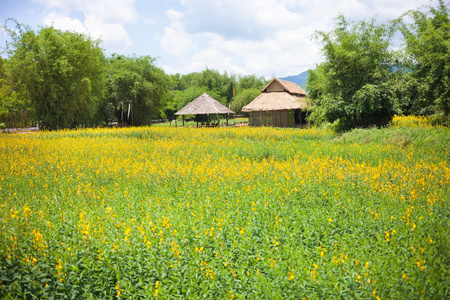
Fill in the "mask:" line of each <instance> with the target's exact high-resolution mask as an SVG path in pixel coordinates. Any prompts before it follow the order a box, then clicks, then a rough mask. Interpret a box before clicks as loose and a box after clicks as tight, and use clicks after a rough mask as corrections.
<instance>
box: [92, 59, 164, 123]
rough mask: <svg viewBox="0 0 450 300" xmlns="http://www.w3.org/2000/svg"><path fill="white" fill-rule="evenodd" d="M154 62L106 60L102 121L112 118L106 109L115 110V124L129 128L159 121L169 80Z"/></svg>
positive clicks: (144, 60)
mask: <svg viewBox="0 0 450 300" xmlns="http://www.w3.org/2000/svg"><path fill="white" fill-rule="evenodd" d="M154 61H155V59H154V58H152V57H150V56H141V57H138V56H135V55H134V56H130V57H127V56H123V55H113V56H112V57H111V58H109V59H108V68H107V75H106V76H107V94H106V97H105V99H104V101H103V103H102V105H101V107H100V111H101V115H102V116H103V118H104V119H106V120H108V119H109V118H110V117H111V115H110V114H111V113H110V112H108V107H109V108H111V107H115V117H116V118H117V120H119V121H127V122H128V124H130V125H138V126H139V125H144V124H147V125H148V124H150V121H151V120H152V119H157V118H159V117H160V114H161V110H162V109H163V107H164V102H165V99H166V97H167V94H168V88H169V81H170V79H169V77H168V76H167V75H166V74H165V73H164V71H163V70H162V69H160V68H158V67H156V66H155V64H154ZM129 109H130V111H129Z"/></svg>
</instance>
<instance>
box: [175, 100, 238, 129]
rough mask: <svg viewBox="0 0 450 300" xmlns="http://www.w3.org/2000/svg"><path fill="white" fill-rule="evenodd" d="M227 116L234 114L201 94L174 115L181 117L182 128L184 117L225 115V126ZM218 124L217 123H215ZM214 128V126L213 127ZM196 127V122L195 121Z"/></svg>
mask: <svg viewBox="0 0 450 300" xmlns="http://www.w3.org/2000/svg"><path fill="white" fill-rule="evenodd" d="M228 114H236V113H235V112H234V111H232V110H231V109H229V108H228V107H226V106H225V105H223V104H222V103H220V102H219V101H217V100H216V99H214V98H213V97H211V96H210V95H208V94H207V93H203V94H202V95H201V96H199V97H197V98H196V99H194V100H193V101H192V102H190V103H189V104H188V105H186V106H185V107H183V108H182V109H180V110H179V111H177V112H176V113H175V115H176V116H182V117H183V126H184V116H185V115H226V116H227V117H226V118H227V123H226V124H227V125H228ZM217 124H219V123H217ZM214 126H215V125H214ZM197 127H198V120H197Z"/></svg>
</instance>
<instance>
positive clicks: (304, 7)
mask: <svg viewBox="0 0 450 300" xmlns="http://www.w3.org/2000/svg"><path fill="white" fill-rule="evenodd" d="M424 1H426V0H396V1H392V0H339V1H329V0H316V1H310V0H258V1H254V0H229V1H223V0H210V1H203V0H180V1H179V2H180V3H181V4H182V5H184V6H185V8H186V9H185V10H180V11H175V10H170V11H167V13H166V14H167V17H168V19H169V22H170V25H169V26H167V27H166V28H165V29H164V34H163V36H162V37H160V42H161V45H162V47H163V48H164V49H165V50H166V51H169V52H170V53H172V54H174V55H176V56H177V57H178V59H177V61H176V63H175V64H173V65H171V66H169V65H168V64H167V65H166V66H165V69H166V70H168V71H169V70H170V71H172V72H179V73H187V72H193V71H200V70H203V69H204V67H205V66H208V67H209V68H213V69H218V70H220V71H225V70H228V71H233V72H238V73H242V74H258V75H263V76H265V77H269V76H272V75H277V76H285V75H294V74H298V73H300V72H302V71H304V70H306V69H308V68H313V67H314V66H315V64H316V63H319V62H320V61H321V54H320V46H319V45H317V44H316V43H315V42H314V41H313V40H311V38H312V34H313V33H314V31H315V30H322V31H325V32H328V31H331V30H332V29H333V26H334V18H336V17H337V16H338V14H340V13H342V14H343V15H344V16H346V17H347V18H348V19H349V20H350V21H358V20H362V19H370V18H372V17H374V16H377V19H378V20H380V22H386V21H387V20H391V19H394V18H397V17H399V16H400V15H401V14H402V13H404V12H406V11H407V10H408V9H416V8H418V7H420V5H421V4H423V2H424ZM181 58H182V59H181ZM170 71H169V72H170Z"/></svg>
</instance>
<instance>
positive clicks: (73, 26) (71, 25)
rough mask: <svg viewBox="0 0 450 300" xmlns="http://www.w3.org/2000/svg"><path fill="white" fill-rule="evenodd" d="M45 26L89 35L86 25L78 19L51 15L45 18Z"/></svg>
mask: <svg viewBox="0 0 450 300" xmlns="http://www.w3.org/2000/svg"><path fill="white" fill-rule="evenodd" d="M44 25H46V26H51V25H53V26H54V27H56V28H58V29H61V30H70V31H76V32H80V33H88V30H87V29H86V27H84V24H83V23H82V22H81V21H80V20H78V19H71V18H69V17H66V16H62V15H59V14H56V13H49V14H47V15H46V16H45V17H44Z"/></svg>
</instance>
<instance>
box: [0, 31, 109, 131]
mask: <svg viewBox="0 0 450 300" xmlns="http://www.w3.org/2000/svg"><path fill="white" fill-rule="evenodd" d="M18 26H19V29H20V30H18V31H14V30H12V29H7V30H8V32H9V33H10V35H11V36H12V39H13V42H12V44H11V45H9V46H10V47H9V55H10V58H9V60H8V63H7V68H6V70H7V75H8V78H9V80H11V83H12V87H13V88H14V89H15V90H18V91H20V92H21V93H22V94H23V95H24V97H25V98H26V99H28V100H29V101H30V103H31V105H32V106H33V107H34V108H35V111H36V115H37V119H38V121H39V123H40V126H41V127H43V128H47V129H57V128H72V127H75V126H78V125H87V124H89V122H90V120H92V118H93V116H94V113H95V110H96V105H97V103H98V101H99V99H100V98H101V97H102V91H103V78H104V77H103V70H104V57H103V52H102V49H101V48H100V46H99V44H100V41H98V40H97V41H96V40H93V39H91V38H90V37H88V36H86V35H83V34H79V33H74V32H69V31H61V30H58V29H55V28H53V27H44V28H42V29H40V30H39V31H37V32H35V31H33V30H31V29H29V28H25V29H23V27H22V26H20V25H18Z"/></svg>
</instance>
